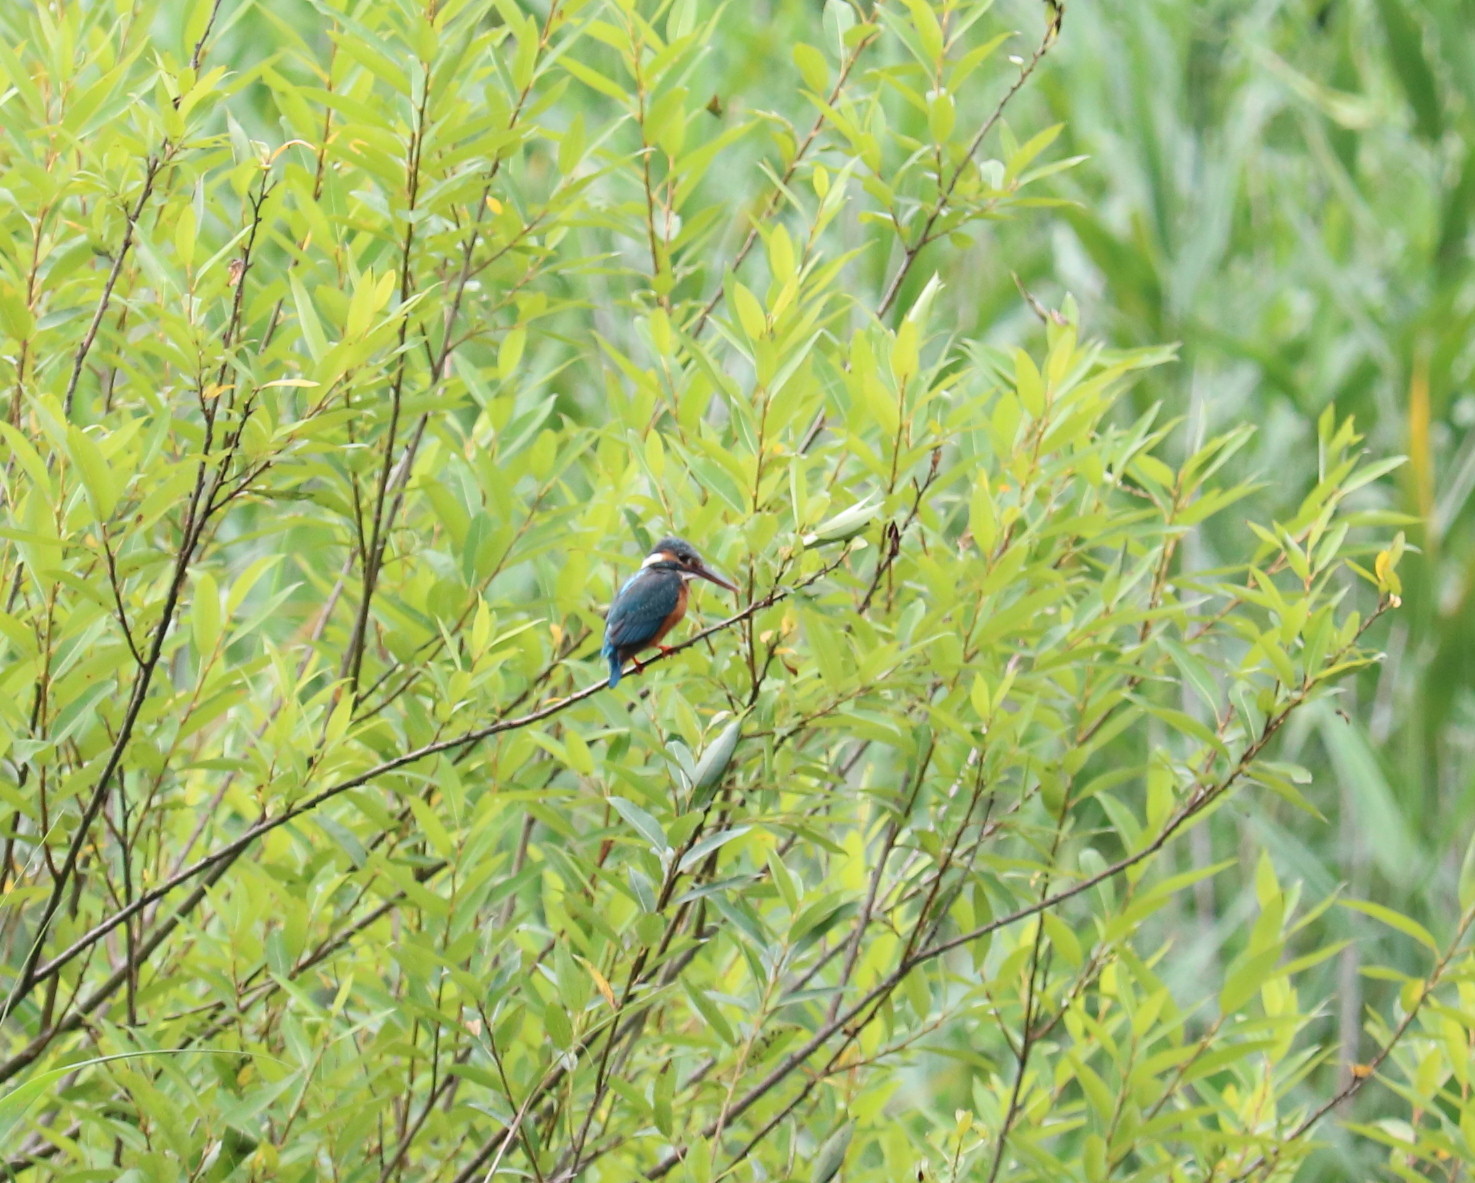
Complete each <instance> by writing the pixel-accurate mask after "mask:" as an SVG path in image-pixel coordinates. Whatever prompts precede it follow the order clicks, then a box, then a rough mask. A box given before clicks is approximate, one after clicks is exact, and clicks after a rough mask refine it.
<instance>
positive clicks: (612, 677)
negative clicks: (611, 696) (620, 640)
mask: <svg viewBox="0 0 1475 1183" xmlns="http://www.w3.org/2000/svg"><path fill="white" fill-rule="evenodd" d="M603 653H604V656H605V657H606V658H607V659H608V661H609V684H610V685H611V686H618V685H619V684H620V674H621V672H622V670H621V667H622V666H623V665H624V664H625V663H624V662H623V661H621V660H620V655H619V653H618V652H616V651H615V649H614V648H612V647H611V646H609V645H606V646H605V647H604V650H603Z"/></svg>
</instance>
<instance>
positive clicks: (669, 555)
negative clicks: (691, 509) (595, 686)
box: [602, 538, 737, 686]
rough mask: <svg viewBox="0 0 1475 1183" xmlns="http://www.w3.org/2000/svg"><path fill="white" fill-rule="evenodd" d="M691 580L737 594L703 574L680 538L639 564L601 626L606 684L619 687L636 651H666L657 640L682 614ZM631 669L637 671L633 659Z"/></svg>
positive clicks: (659, 544)
mask: <svg viewBox="0 0 1475 1183" xmlns="http://www.w3.org/2000/svg"><path fill="white" fill-rule="evenodd" d="M693 579H705V580H707V581H708V582H709V583H715V584H716V585H717V586H718V587H725V588H726V589H727V590H728V591H730V592H735V591H737V585H736V584H733V583H729V582H728V581H727V580H725V579H723V578H722V576H720V575H718V574H717V573H716V572H715V571H710V570H708V569H707V565H706V564H705V563H703V562H702V556H701V555H699V554H697V552H696V550H695V548H693V547H692V545H691V543H689V542H684V541H682V540H681V539H680V538H662V539H661V540H660V541H659V542H657V543H656V544H655V546H654V547H653V548H652V549H651V552H650V554H649V556H647V558H646V560H645V562H643V563H641V564H640V570H639V571H637V572H635V574H634V575H632V576H630V578H629V579H627V580H626V581H625V586H624V587H622V588H620V590H619V592H618V594H616V596H615V602H614V603H613V604H611V605H610V609H609V617H608V619H607V620H606V621H605V625H604V649H603V651H602V652H603V653H604V656H605V658H606V659H607V660H608V661H609V684H610V685H611V686H615V685H617V684H618V683H619V681H620V674H621V672H622V667H623V666H624V664H625V662H626V661H628V660H631V659H632V658H634V657H635V655H636V654H637V653H639V652H640V651H641V650H642V649H649V648H650V647H651V646H652V645H654V646H655V647H656V648H658V649H660V651H661V652H662V653H669V652H670V650H669V649H667V648H666V646H664V645H662V644H661V638H662V637H664V636H665V635H666V634H667V633H669V632H670V631H671V630H672V629H673V628H675V627H676V625H677V623H678V622H679V621H680V620H681V618H682V617H683V616H685V615H686V600H687V594H688V592H687V586H686V585H687V584H688V583H689V582H690V581H691V580H693ZM635 668H636V669H637V670H639V669H640V668H641V666H640V662H639V660H636V661H635Z"/></svg>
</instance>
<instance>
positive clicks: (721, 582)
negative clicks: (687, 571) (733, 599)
mask: <svg viewBox="0 0 1475 1183" xmlns="http://www.w3.org/2000/svg"><path fill="white" fill-rule="evenodd" d="M692 574H693V575H700V576H701V577H702V578H703V579H705V580H706V581H707V582H708V583H715V584H716V585H717V586H718V587H725V588H726V589H727V590H728V591H730V592H732V593H733V594H734V595H735V594H737V584H735V583H729V582H728V581H727V580H725V579H723V578H722V576H720V575H718V574H717V572H715V571H709V570H708V569H707V568H706V567H696V568H693V570H692Z"/></svg>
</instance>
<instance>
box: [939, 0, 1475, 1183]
mask: <svg viewBox="0 0 1475 1183" xmlns="http://www.w3.org/2000/svg"><path fill="white" fill-rule="evenodd" d="M1019 11H1020V14H1021V18H1023V16H1024V14H1025V13H1026V11H1027V6H1020V9H1019ZM1011 117H1012V118H1013V119H1014V120H1015V122H1016V123H1019V124H1021V125H1028V124H1030V123H1037V122H1039V121H1043V120H1050V121H1060V122H1063V123H1064V124H1065V128H1064V130H1063V132H1062V134H1061V139H1060V141H1059V144H1058V146H1059V148H1060V150H1061V151H1062V152H1063V153H1065V154H1072V155H1074V154H1081V155H1086V156H1088V157H1089V160H1087V161H1086V162H1084V163H1083V164H1081V165H1080V166H1079V167H1077V168H1075V169H1072V170H1070V171H1069V172H1067V173H1064V174H1062V176H1061V177H1060V178H1059V183H1058V187H1057V191H1058V192H1059V193H1060V194H1062V195H1064V196H1069V197H1071V198H1073V199H1074V200H1075V201H1076V202H1077V203H1078V204H1077V205H1076V206H1074V207H1073V208H1071V209H1070V210H1068V211H1065V212H1063V213H1062V214H1061V216H1058V217H1053V218H1051V219H1050V220H1049V224H1048V225H1044V224H1042V223H1043V221H1044V219H1039V220H1035V221H1032V222H1026V223H1011V224H1004V225H1001V226H1000V227H999V228H998V230H997V232H996V235H995V238H994V240H993V242H992V243H985V244H984V245H983V246H982V247H981V248H980V257H979V258H977V259H975V260H972V261H969V262H967V263H966V264H965V263H961V262H960V264H959V268H958V281H959V282H962V281H963V280H962V276H963V275H964V274H971V275H973V276H984V277H987V290H981V291H980V292H979V304H978V307H979V320H978V324H977V325H976V326H975V331H977V332H979V333H984V334H991V335H992V334H1001V333H1012V332H1014V331H1016V329H1015V326H1014V325H1012V324H1011V322H1017V321H1020V320H1021V319H1024V318H1027V317H1028V316H1029V313H1028V312H1027V311H1026V310H1025V309H1023V308H1021V307H1020V306H1019V300H1018V296H1017V293H1016V292H1015V290H1014V287H1013V284H1012V282H1011V280H1010V277H1009V275H1008V274H1007V273H1008V272H1009V271H1015V272H1017V273H1018V275H1019V278H1020V281H1021V282H1022V283H1023V284H1024V285H1025V286H1026V287H1028V288H1029V289H1030V290H1032V291H1033V292H1035V293H1036V294H1037V295H1039V296H1040V297H1041V298H1042V299H1043V300H1044V302H1045V303H1047V304H1053V303H1055V302H1057V300H1058V297H1059V295H1060V293H1061V292H1062V291H1065V290H1069V291H1071V292H1073V293H1075V294H1076V296H1077V298H1078V299H1079V300H1080V303H1081V307H1082V309H1083V318H1084V320H1085V322H1086V324H1087V326H1088V327H1089V329H1090V330H1091V331H1094V332H1096V333H1098V334H1101V335H1102V336H1104V337H1106V338H1107V339H1108V340H1110V341H1112V342H1113V343H1114V344H1121V345H1138V344H1145V343H1149V342H1161V341H1176V342H1179V343H1180V351H1179V357H1180V362H1179V364H1178V365H1176V366H1170V367H1164V368H1163V369H1160V370H1157V371H1155V372H1154V373H1152V374H1151V375H1149V377H1148V378H1147V380H1146V381H1145V382H1144V383H1142V384H1141V385H1140V386H1139V387H1138V388H1137V390H1136V392H1135V395H1134V397H1136V398H1137V399H1138V400H1139V402H1140V403H1148V402H1151V401H1161V402H1162V403H1163V404H1164V408H1165V410H1166V411H1167V412H1168V413H1169V414H1173V415H1179V416H1183V417H1184V418H1185V421H1186V426H1187V430H1186V434H1185V446H1187V444H1189V443H1191V441H1193V440H1195V439H1199V438H1202V437H1204V436H1208V435H1212V434H1214V433H1215V432H1218V431H1221V430H1223V429H1225V428H1226V427H1227V426H1230V425H1233V424H1235V423H1238V422H1245V421H1248V422H1253V423H1256V424H1257V425H1258V426H1259V427H1260V430H1259V431H1258V432H1257V434H1256V436H1255V438H1254V441H1253V443H1252V444H1251V445H1250V447H1249V448H1247V449H1246V450H1245V452H1244V453H1242V454H1241V460H1242V463H1243V465H1244V467H1245V468H1246V469H1247V470H1248V471H1250V472H1251V473H1252V474H1254V475H1256V476H1257V477H1258V478H1259V479H1260V480H1262V481H1263V482H1264V487H1263V489H1262V490H1261V491H1260V493H1259V506H1260V507H1261V511H1262V512H1268V513H1274V512H1276V511H1277V510H1280V511H1284V510H1286V509H1287V508H1288V507H1290V506H1293V505H1294V504H1295V501H1296V499H1297V498H1298V497H1299V496H1300V495H1301V494H1302V493H1303V492H1304V487H1303V486H1304V484H1305V483H1306V482H1308V481H1310V480H1313V479H1314V476H1313V475H1312V474H1311V473H1310V472H1309V471H1308V469H1309V458H1310V457H1311V456H1313V455H1314V451H1315V421H1316V416H1317V415H1318V414H1319V413H1320V412H1321V411H1322V410H1323V408H1325V407H1327V406H1328V405H1329V404H1334V405H1335V406H1336V408H1337V410H1338V413H1339V414H1346V413H1351V414H1354V415H1355V416H1356V419H1357V423H1358V426H1359V428H1360V429H1361V430H1362V431H1364V432H1365V433H1366V436H1367V443H1366V447H1367V448H1368V449H1369V450H1370V451H1371V452H1372V453H1374V454H1375V455H1380V456H1381V455H1397V454H1401V455H1404V456H1406V457H1407V462H1406V463H1405V464H1404V465H1403V467H1402V468H1401V469H1399V470H1398V471H1397V472H1395V473H1394V474H1393V475H1392V476H1391V477H1389V478H1386V479H1385V481H1384V482H1383V485H1382V487H1379V488H1374V489H1369V490H1367V491H1366V494H1367V498H1368V503H1369V504H1371V505H1375V506H1380V507H1385V508H1386V509H1388V510H1389V511H1392V512H1397V513H1401V514H1404V515H1407V516H1408V518H1409V519H1410V520H1409V521H1408V522H1407V523H1406V524H1405V526H1404V528H1405V529H1406V531H1407V533H1408V537H1409V541H1410V544H1411V545H1413V546H1415V547H1417V548H1418V550H1419V552H1420V553H1417V554H1411V555H1410V556H1409V557H1408V559H1407V560H1406V564H1405V566H1404V568H1403V573H1404V574H1405V576H1406V578H1405V582H1404V597H1403V600H1404V603H1403V607H1402V609H1401V610H1400V611H1399V612H1398V613H1396V614H1395V616H1394V618H1393V621H1392V624H1391V626H1390V627H1389V629H1388V632H1387V635H1386V640H1385V643H1384V647H1385V649H1386V652H1387V658H1386V661H1385V662H1384V664H1383V666H1382V668H1381V669H1380V670H1379V671H1378V672H1377V673H1376V674H1375V675H1371V676H1369V677H1367V678H1365V679H1363V680H1362V681H1361V682H1360V683H1355V684H1349V685H1348V686H1347V688H1346V692H1345V696H1344V697H1343V699H1342V701H1341V703H1340V704H1337V705H1339V706H1340V709H1341V711H1342V712H1344V714H1341V715H1339V713H1338V711H1337V707H1336V706H1331V705H1327V706H1325V709H1322V710H1321V711H1320V714H1319V717H1318V718H1317V719H1316V720H1315V722H1314V723H1312V724H1311V725H1310V726H1303V727H1302V728H1301V729H1300V730H1299V731H1297V732H1296V733H1294V734H1293V735H1292V736H1291V737H1290V744H1289V746H1290V748H1291V749H1292V750H1291V752H1290V753H1289V756H1290V758H1292V759H1296V760H1299V761H1301V762H1303V763H1305V764H1307V765H1308V766H1309V767H1312V768H1315V769H1318V771H1319V773H1320V772H1330V773H1331V774H1332V775H1330V776H1327V775H1318V784H1319V786H1320V790H1319V792H1318V794H1317V798H1316V800H1317V805H1318V807H1319V808H1320V809H1321V810H1322V811H1323V812H1324V813H1325V814H1326V815H1327V817H1328V822H1329V824H1320V823H1318V822H1316V821H1315V820H1314V819H1310V818H1307V817H1305V816H1304V815H1302V814H1299V813H1297V812H1296V811H1294V810H1289V809H1286V810H1282V811H1281V812H1280V813H1279V814H1278V815H1275V814H1272V813H1269V812H1263V811H1257V814H1256V816H1254V817H1250V816H1244V817H1241V818H1240V819H1238V824H1239V829H1240V834H1241V840H1242V844H1243V849H1244V852H1245V853H1246V854H1247V855H1249V854H1252V853H1253V851H1254V848H1255V847H1256V846H1262V847H1264V848H1268V849H1269V850H1270V851H1271V853H1272V855H1273V856H1274V857H1275V861H1276V863H1277V864H1278V865H1279V866H1280V867H1281V869H1282V871H1283V872H1287V873H1299V874H1300V875H1301V876H1302V877H1303V878H1305V879H1306V880H1307V884H1308V888H1309V890H1310V891H1311V892H1312V894H1313V895H1319V894H1321V893H1322V892H1330V891H1335V890H1337V889H1338V888H1339V887H1340V888H1343V889H1344V890H1345V891H1347V892H1348V893H1349V894H1351V895H1354V896H1362V897H1364V898H1372V899H1381V900H1383V901H1385V902H1387V903H1390V904H1392V905H1394V906H1396V907H1398V908H1400V909H1401V910H1403V911H1405V913H1406V914H1408V915H1411V916H1416V917H1418V918H1419V919H1421V920H1422V921H1423V922H1425V923H1427V924H1429V925H1430V926H1431V927H1432V928H1433V929H1434V931H1435V932H1443V931H1447V929H1448V926H1449V924H1450V918H1451V917H1452V916H1453V915H1454V914H1455V913H1456V912H1457V911H1458V907H1457V904H1456V903H1455V885H1456V880H1457V879H1458V876H1459V873H1460V868H1461V864H1462V862H1463V861H1464V860H1465V857H1466V846H1467V842H1468V839H1469V835H1470V834H1471V832H1472V829H1475V818H1472V814H1475V792H1472V789H1475V786H1472V778H1471V773H1470V769H1471V764H1470V759H1469V755H1470V750H1471V741H1472V736H1475V698H1472V694H1471V688H1472V681H1475V663H1472V661H1471V646H1472V642H1475V635H1472V629H1471V624H1470V621H1469V615H1470V598H1471V583H1472V577H1475V552H1472V550H1471V547H1470V536H1471V529H1472V523H1475V506H1472V499H1471V498H1472V491H1475V435H1472V433H1471V430H1470V429H1471V425H1472V422H1475V398H1472V392H1471V369H1472V363H1475V350H1472V341H1471V328H1472V317H1475V284H1472V282H1471V280H1472V259H1471V255H1472V233H1471V230H1472V228H1471V218H1472V207H1475V2H1472V0H1442V2H1441V0H1434V2H1432V3H1419V2H1411V0H1310V2H1298V0H1261V2H1249V3H1246V2H1243V0H1228V2H1226V0H1207V2H1194V0H1144V2H1141V3H1135V2H1134V3H1124V2H1120V0H1117V2H1111V0H1108V2H1107V3H1104V4H1100V5H1093V4H1076V5H1073V6H1071V7H1070V8H1069V9H1068V11H1067V15H1066V29H1065V35H1064V37H1063V38H1062V42H1061V44H1060V46H1059V47H1058V50H1057V51H1056V53H1055V54H1054V55H1052V59H1051V61H1050V63H1049V65H1048V68H1046V69H1045V70H1044V71H1043V72H1042V76H1041V78H1040V81H1039V84H1038V85H1037V86H1033V87H1031V88H1029V90H1028V91H1027V92H1026V93H1025V94H1023V95H1021V97H1020V102H1019V103H1018V105H1017V107H1015V108H1014V109H1013V111H1012V112H1011ZM965 268H966V270H965ZM1283 474H1288V475H1283ZM1287 480H1290V481H1292V482H1293V484H1292V485H1290V486H1288V485H1287V484H1286V481H1287ZM1207 557H1208V559H1209V561H1212V558H1213V556H1207ZM1196 838H1197V848H1196V851H1195V854H1196V855H1197V857H1198V859H1199V860H1200V861H1203V862H1207V861H1208V859H1209V857H1210V855H1211V852H1210V851H1209V850H1208V849H1207V842H1208V839H1207V836H1206V835H1203V834H1200V835H1197V836H1196ZM1212 853H1213V854H1220V855H1222V854H1223V853H1224V852H1223V850H1222V849H1219V850H1215V851H1213V852H1212ZM1247 865H1248V864H1247ZM1245 886H1246V889H1247V890H1246V894H1248V886H1249V885H1248V882H1246V884H1245ZM1216 903H1217V905H1218V907H1217V908H1216V907H1215V904H1216ZM1224 903H1225V901H1224V900H1223V899H1220V900H1218V901H1214V900H1212V899H1207V900H1203V901H1201V904H1202V907H1201V911H1200V916H1199V919H1200V920H1201V921H1202V922H1203V929H1202V930H1201V931H1200V939H1199V942H1198V944H1199V948H1200V952H1199V957H1200V958H1211V957H1212V956H1213V951H1214V950H1215V949H1216V948H1219V947H1220V946H1221V945H1222V937H1223V935H1225V934H1224V933H1223V932H1222V927H1223V926H1227V925H1233V924H1234V923H1236V922H1237V915H1236V910H1235V909H1233V908H1230V909H1227V910H1225V909H1223V907H1222V905H1223V904H1224ZM1244 915H1245V913H1244V912H1243V911H1241V912H1239V913H1238V919H1241V920H1242V918H1243V916H1244ZM1216 920H1217V925H1218V926H1219V927H1220V928H1221V931H1220V932H1219V933H1215V932H1214V931H1212V929H1213V927H1214V922H1215V921H1216ZM1335 924H1336V921H1335V920H1333V925H1334V926H1335ZM1346 928H1347V931H1345V932H1343V933H1341V934H1339V935H1342V936H1351V935H1352V932H1351V925H1350V923H1348V924H1347V925H1346ZM1390 951H1391V950H1390ZM1381 952H1384V951H1379V953H1381ZM1374 956H1375V955H1374V954H1373V952H1372V951H1371V950H1370V949H1369V948H1368V947H1367V944H1366V943H1365V942H1354V943H1353V944H1351V945H1350V946H1349V947H1348V948H1347V949H1346V950H1344V951H1343V953H1342V954H1341V958H1340V961H1341V964H1340V966H1339V967H1338V970H1337V973H1336V982H1335V991H1334V993H1333V995H1332V997H1333V999H1334V1001H1333V1002H1332V1004H1331V1005H1332V1007H1334V1008H1335V1013H1334V1014H1328V1017H1327V1022H1328V1023H1332V1022H1335V1023H1336V1025H1337V1032H1338V1040H1337V1041H1338V1042H1339V1044H1340V1045H1341V1056H1340V1059H1341V1062H1342V1063H1343V1065H1344V1066H1345V1065H1347V1064H1350V1063H1355V1062H1357V1060H1358V1059H1359V1055H1363V1056H1365V1055H1366V1051H1367V1049H1366V1047H1365V1045H1363V1044H1362V1042H1361V1037H1360V1035H1359V1025H1360V1022H1361V1017H1362V1013H1363V1009H1364V1006H1365V1005H1366V1003H1367V1002H1368V1001H1369V1000H1370V999H1369V996H1368V994H1372V993H1373V992H1375V991H1377V989H1378V985H1377V984H1376V983H1369V982H1368V981H1367V980H1366V979H1364V978H1363V977H1362V976H1361V973H1360V971H1361V969H1362V968H1363V967H1364V966H1365V965H1366V963H1367V962H1368V961H1369V960H1371V959H1373V958H1374ZM1185 962H1186V963H1187V964H1185V966H1184V967H1183V969H1182V974H1183V977H1184V979H1185V980H1186V979H1187V978H1188V977H1189V975H1191V973H1192V972H1193V965H1194V962H1195V958H1194V957H1192V956H1189V957H1186V958H1185ZM1329 985H1331V983H1330V982H1329ZM1364 991H1367V992H1368V994H1365V993H1364ZM1343 1071H1346V1068H1345V1067H1344V1069H1343ZM1327 1167H1328V1169H1330V1170H1332V1171H1333V1172H1335V1168H1333V1167H1331V1166H1330V1163H1328V1164H1327ZM1329 1177H1330V1176H1329Z"/></svg>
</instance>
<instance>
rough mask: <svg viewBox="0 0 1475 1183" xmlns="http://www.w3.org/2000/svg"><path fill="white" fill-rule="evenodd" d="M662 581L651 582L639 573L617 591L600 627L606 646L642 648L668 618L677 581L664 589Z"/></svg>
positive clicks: (651, 580)
mask: <svg viewBox="0 0 1475 1183" xmlns="http://www.w3.org/2000/svg"><path fill="white" fill-rule="evenodd" d="M666 583H667V581H666V580H664V579H652V578H651V577H650V575H649V573H648V572H641V573H640V574H638V575H636V576H635V577H634V578H633V579H631V580H630V581H629V582H628V583H626V584H625V586H624V587H622V588H621V589H620V594H619V595H618V596H617V597H616V598H615V602H614V606H613V607H612V608H610V610H609V619H608V620H607V621H606V622H605V626H604V640H605V644H606V645H613V646H618V647H621V648H623V647H624V646H627V645H643V644H644V643H645V642H646V641H648V640H650V638H651V637H653V636H655V634H656V630H657V629H659V628H660V627H661V625H662V623H664V621H665V619H666V617H668V616H669V615H671V609H673V608H674V607H676V598H677V596H679V595H680V583H679V581H672V583H673V585H672V586H670V587H668V586H666Z"/></svg>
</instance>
